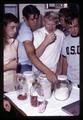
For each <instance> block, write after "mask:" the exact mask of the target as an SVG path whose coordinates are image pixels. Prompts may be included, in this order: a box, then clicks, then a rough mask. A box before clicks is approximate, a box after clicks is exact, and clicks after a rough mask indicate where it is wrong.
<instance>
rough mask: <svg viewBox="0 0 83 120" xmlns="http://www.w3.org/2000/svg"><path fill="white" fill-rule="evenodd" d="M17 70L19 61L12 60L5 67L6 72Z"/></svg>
mask: <svg viewBox="0 0 83 120" xmlns="http://www.w3.org/2000/svg"><path fill="white" fill-rule="evenodd" d="M16 68H17V60H12V61H10V62H9V63H7V64H5V65H4V71H8V70H16Z"/></svg>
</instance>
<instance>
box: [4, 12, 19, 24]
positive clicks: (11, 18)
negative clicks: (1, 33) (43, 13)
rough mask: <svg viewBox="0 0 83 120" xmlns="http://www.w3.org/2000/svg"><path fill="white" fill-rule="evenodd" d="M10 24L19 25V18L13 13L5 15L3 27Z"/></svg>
mask: <svg viewBox="0 0 83 120" xmlns="http://www.w3.org/2000/svg"><path fill="white" fill-rule="evenodd" d="M10 22H15V23H18V22H19V20H18V18H17V17H16V16H15V15H13V14H12V13H6V14H4V15H3V25H4V26H6V25H7V24H8V23H10Z"/></svg>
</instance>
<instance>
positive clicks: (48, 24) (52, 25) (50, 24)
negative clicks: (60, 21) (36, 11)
mask: <svg viewBox="0 0 83 120" xmlns="http://www.w3.org/2000/svg"><path fill="white" fill-rule="evenodd" d="M44 25H45V28H46V30H47V31H48V32H49V33H51V32H54V31H55V29H56V22H55V21H54V20H49V19H47V18H45V21H44Z"/></svg>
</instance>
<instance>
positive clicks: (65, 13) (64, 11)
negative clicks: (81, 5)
mask: <svg viewBox="0 0 83 120" xmlns="http://www.w3.org/2000/svg"><path fill="white" fill-rule="evenodd" d="M69 15H70V9H69V8H61V9H60V10H59V17H62V16H64V17H67V16H69Z"/></svg>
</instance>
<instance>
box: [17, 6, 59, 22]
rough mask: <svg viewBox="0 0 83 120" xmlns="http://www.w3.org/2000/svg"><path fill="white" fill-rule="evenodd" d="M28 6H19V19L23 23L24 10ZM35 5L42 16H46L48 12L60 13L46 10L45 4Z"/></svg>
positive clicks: (56, 10)
mask: <svg viewBox="0 0 83 120" xmlns="http://www.w3.org/2000/svg"><path fill="white" fill-rule="evenodd" d="M26 5H28V4H19V19H20V21H22V9H23V8H24V6H26ZM33 5H35V6H37V8H38V9H39V10H40V13H41V14H42V15H44V13H45V12H46V11H55V12H58V11H59V9H46V8H45V4H33Z"/></svg>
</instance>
